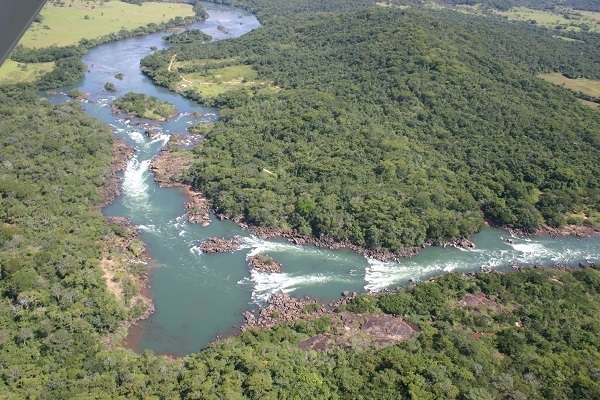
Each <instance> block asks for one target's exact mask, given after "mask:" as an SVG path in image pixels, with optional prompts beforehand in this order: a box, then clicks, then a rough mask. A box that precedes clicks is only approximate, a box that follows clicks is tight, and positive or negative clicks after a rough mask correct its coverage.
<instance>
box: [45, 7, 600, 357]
mask: <svg viewBox="0 0 600 400" xmlns="http://www.w3.org/2000/svg"><path fill="white" fill-rule="evenodd" d="M206 8H207V10H208V13H209V15H210V18H209V19H208V20H207V21H204V22H199V23H196V24H194V27H195V28H199V29H202V30H203V31H204V32H206V33H208V34H210V35H213V37H214V38H215V39H216V40H220V39H226V38H228V37H235V36H239V35H242V34H244V33H246V32H248V31H250V30H252V29H255V28H257V27H258V26H259V23H258V21H257V20H256V18H255V17H254V16H253V15H251V14H249V13H247V12H245V11H242V10H237V9H233V8H230V7H226V6H219V5H214V4H210V3H207V4H206ZM219 25H222V26H224V27H225V28H226V31H227V32H229V34H224V33H222V32H221V31H219V30H217V26H219ZM164 35H165V33H163V32H161V33H156V34H151V35H146V36H142V37H136V38H130V39H125V40H121V41H118V42H114V43H108V44H104V45H101V46H98V47H96V48H94V49H92V50H91V51H90V52H89V53H88V54H87V55H86V56H85V57H84V62H85V63H86V64H87V65H88V68H89V72H88V73H87V74H86V76H85V78H84V79H82V80H81V81H80V82H78V83H77V84H76V85H73V86H71V87H66V88H62V89H60V91H62V92H63V93H62V94H58V95H55V96H52V97H51V98H50V99H51V100H52V101H54V102H58V101H67V100H69V99H68V98H67V97H66V96H65V95H64V93H65V92H67V91H68V90H71V89H78V90H80V91H82V92H84V93H89V94H90V95H89V97H88V98H89V99H90V100H92V101H91V102H86V103H85V104H84V108H85V111H86V113H87V114H88V115H90V116H92V117H94V118H97V119H99V120H101V121H103V122H106V123H108V124H110V125H111V126H112V127H113V130H114V132H115V134H116V136H117V137H119V138H121V139H123V140H125V141H126V142H127V143H128V144H129V145H132V146H135V147H136V152H135V155H134V158H133V159H132V160H131V161H130V162H129V164H128V166H127V170H126V171H125V173H124V174H123V191H122V195H121V196H120V197H119V198H118V199H117V200H116V201H115V202H114V203H113V204H112V205H110V206H108V207H106V208H105V209H104V214H105V215H107V216H123V217H127V218H130V219H131V221H132V223H133V224H134V225H137V226H139V227H140V228H141V229H142V231H143V232H144V233H143V234H142V236H141V239H142V240H143V241H144V242H145V243H146V245H147V250H148V251H149V253H150V254H151V256H152V257H153V259H154V260H153V261H154V263H153V264H155V265H156V266H158V268H156V269H153V270H152V271H151V273H150V285H151V294H152V296H153V298H154V303H155V306H156V312H155V313H154V314H153V315H152V316H151V318H149V319H148V320H145V321H142V322H141V323H140V324H138V325H137V326H135V327H133V328H131V334H130V337H129V339H128V342H129V344H130V345H131V346H132V347H134V348H135V349H137V350H140V351H142V350H144V349H151V350H153V351H155V352H157V353H167V354H172V355H184V354H189V353H191V352H194V351H197V350H199V349H201V348H203V347H205V346H206V345H207V344H208V343H209V342H210V341H211V340H213V339H214V338H215V337H216V336H217V335H219V334H226V333H228V332H231V331H232V327H233V326H239V325H241V324H242V322H243V320H242V313H243V312H244V311H246V310H248V309H250V308H252V307H254V306H255V305H256V304H260V303H261V302H263V301H264V300H266V299H267V298H268V297H269V296H270V295H271V294H273V293H274V292H277V291H283V292H286V293H290V294H291V295H293V296H305V295H309V296H313V297H316V298H319V299H323V300H324V301H329V300H332V299H335V298H338V297H339V296H340V294H341V292H342V291H344V290H349V291H356V292H359V291H378V290H381V289H384V288H393V287H396V286H399V285H406V284H408V283H409V280H410V279H413V278H414V279H421V280H424V279H427V278H429V277H431V276H435V275H439V274H442V273H447V272H452V271H454V272H469V271H477V270H479V269H480V268H481V267H482V266H487V267H491V268H499V269H506V268H509V266H510V265H513V264H519V265H552V264H555V263H559V262H560V263H566V264H576V263H578V262H579V261H583V260H590V261H594V262H600V239H599V238H593V239H585V240H578V239H574V238H560V239H555V238H551V237H539V238H532V239H520V238H514V243H513V244H509V243H507V242H506V241H504V240H503V239H502V237H507V236H508V234H507V233H506V232H504V231H501V230H496V229H491V228H486V229H484V230H483V231H482V232H480V233H479V234H477V235H476V236H475V238H474V242H475V244H476V245H477V248H476V249H474V250H460V249H456V248H452V247H449V248H440V247H429V248H426V249H424V250H423V251H422V253H421V254H420V255H418V256H416V257H413V258H412V259H409V260H405V261H403V262H402V263H401V264H399V263H396V262H380V261H376V260H368V259H366V258H365V257H363V256H362V255H360V254H357V253H355V252H353V251H351V250H329V249H322V248H316V247H314V246H296V245H294V244H291V243H289V242H288V241H286V240H284V239H275V240H262V239H258V238H256V237H253V236H251V235H249V234H248V233H247V232H244V231H242V230H241V229H240V228H239V227H238V226H237V225H235V224H234V223H232V222H230V221H219V220H218V219H216V218H214V217H213V221H212V223H211V225H210V226H208V227H205V228H203V227H200V226H198V225H193V224H189V223H188V222H187V221H186V219H185V217H184V214H185V210H184V202H185V201H186V199H185V193H184V191H183V190H182V189H181V188H160V187H158V185H156V184H155V183H154V181H153V176H152V174H151V172H150V171H149V169H148V167H149V164H150V161H151V160H152V158H153V157H155V156H156V155H157V154H158V153H159V152H160V150H161V149H162V148H163V147H164V146H165V145H166V143H167V142H168V140H169V138H170V136H171V135H172V134H174V133H180V134H182V135H185V134H186V133H187V132H186V128H187V127H188V126H189V125H190V124H192V123H196V122H199V121H215V120H217V118H218V110H215V109H209V108H205V107H201V106H199V105H198V104H197V103H195V102H192V101H189V100H186V99H184V98H182V97H181V96H179V95H177V94H174V93H172V92H169V91H168V90H166V89H163V88H160V87H157V86H154V85H153V84H152V82H151V81H150V80H149V79H148V78H146V77H145V76H144V75H143V74H142V73H141V72H140V70H139V60H140V59H141V58H143V57H144V56H146V55H148V54H150V52H151V50H150V47H151V46H157V47H158V48H159V49H160V48H164V47H165V43H164V41H163V40H162V36H164ZM118 72H121V73H124V75H125V77H124V79H123V80H122V81H121V80H117V79H115V78H114V75H115V74H116V73H118ZM106 82H112V83H114V84H115V86H116V87H117V90H118V91H117V92H116V93H109V92H106V91H105V90H104V84H105V83H106ZM129 91H135V92H138V93H145V94H148V95H152V96H157V97H159V98H160V99H161V100H167V101H170V102H172V103H173V104H175V106H176V108H177V109H178V110H179V111H181V112H182V114H180V115H179V116H177V117H175V118H174V119H172V120H170V121H167V122H163V123H157V122H155V121H147V120H143V119H137V118H133V119H132V120H131V121H130V120H129V119H124V118H123V117H119V116H113V115H112V114H111V109H110V107H109V106H108V105H109V104H110V102H112V101H113V100H114V99H115V98H116V97H118V96H122V95H123V94H125V93H127V92H129ZM193 112H200V113H201V114H202V117H201V118H199V119H194V118H192V117H191V114H192V113H193ZM137 123H142V124H150V125H153V126H154V127H153V129H154V130H155V131H158V132H159V135H158V136H156V137H155V138H154V139H150V138H148V137H146V136H145V135H144V134H143V132H144V130H145V127H144V126H137V125H136V124H137ZM235 235H239V236H241V237H242V238H243V239H242V240H243V245H242V246H241V248H240V249H239V250H237V251H235V252H233V253H226V254H202V252H201V251H200V249H199V247H198V244H199V241H201V240H203V239H206V238H209V237H214V236H219V237H232V236H235ZM258 253H261V254H269V255H271V256H272V257H273V258H274V259H275V260H276V261H278V262H281V263H283V265H284V267H283V270H282V272H281V273H277V274H264V273H258V272H252V273H250V272H249V271H248V269H247V267H246V263H247V262H246V259H247V257H248V256H250V255H253V254H258Z"/></svg>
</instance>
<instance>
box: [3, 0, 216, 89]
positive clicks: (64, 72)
mask: <svg viewBox="0 0 600 400" xmlns="http://www.w3.org/2000/svg"><path fill="white" fill-rule="evenodd" d="M105 3H106V2H105ZM113 3H115V4H117V5H118V4H121V3H117V2H113ZM103 4H104V3H103ZM157 4H158V3H157ZM171 4H172V5H176V6H177V4H173V3H171ZM51 5H52V6H54V7H59V8H60V11H57V13H58V15H60V16H62V15H63V13H64V12H65V9H68V8H65V3H63V2H60V1H54V2H49V5H48V6H47V7H51ZM124 6H127V7H131V6H128V5H125V4H124ZM165 6H167V5H165ZM91 7H96V6H91ZM119 7H120V6H119ZM94 9H95V8H94ZM193 11H194V15H193V16H186V17H185V18H181V17H180V16H176V17H175V18H172V19H169V20H167V21H163V22H160V23H154V22H151V23H149V24H148V25H147V26H139V27H137V28H135V29H132V30H127V29H125V28H124V27H123V26H120V28H118V29H113V30H111V31H110V33H108V34H106V35H103V36H99V37H91V38H87V37H81V38H80V40H79V42H78V43H77V44H70V45H66V46H59V45H56V44H52V45H48V46H45V47H40V48H34V47H25V46H24V45H23V43H24V42H25V43H27V41H26V40H25V39H24V40H22V41H21V42H20V43H19V44H18V45H17V46H16V48H15V50H14V51H13V53H12V54H11V59H12V60H13V61H17V62H19V63H22V64H28V67H27V69H29V68H30V66H29V65H30V64H38V63H49V62H52V61H58V60H61V59H62V61H61V63H60V65H59V64H55V69H54V70H52V71H50V73H48V74H46V75H44V76H42V79H41V80H39V82H40V89H49V88H56V87H60V86H64V85H69V84H72V83H74V82H75V81H76V80H77V79H79V78H81V77H82V76H83V71H84V70H85V66H84V65H83V63H82V62H81V60H80V57H81V56H82V55H83V54H85V53H86V52H87V50H88V49H89V48H92V47H94V46H97V45H99V44H101V43H106V42H111V41H115V40H120V39H124V38H126V37H132V36H139V35H144V34H147V33H153V32H158V31H161V30H165V29H168V28H172V27H175V26H182V25H185V24H190V23H192V22H195V21H198V20H200V19H203V18H206V10H204V9H203V7H201V6H198V5H197V4H196V5H194V7H193ZM37 20H38V21H44V22H45V21H46V18H44V17H42V18H41V19H40V18H39V17H38V18H37ZM91 25H93V26H96V25H98V26H104V24H103V23H101V24H97V23H91ZM71 28H72V21H71V22H69V21H66V22H64V23H62V24H61V25H59V26H58V27H57V30H56V32H57V35H68V34H70V32H71V31H72V30H71ZM33 29H35V27H32V28H30V30H33ZM45 65H48V64H45ZM45 65H44V66H42V67H36V66H35V65H33V66H31V68H33V69H34V70H35V69H45ZM6 68H7V67H2V68H0V77H1V76H3V75H6V74H9V73H10V74H11V77H12V78H13V79H14V81H17V82H18V81H24V80H26V79H27V77H28V76H30V73H28V72H26V71H23V70H18V71H15V70H14V69H12V70H10V69H9V70H7V69H6Z"/></svg>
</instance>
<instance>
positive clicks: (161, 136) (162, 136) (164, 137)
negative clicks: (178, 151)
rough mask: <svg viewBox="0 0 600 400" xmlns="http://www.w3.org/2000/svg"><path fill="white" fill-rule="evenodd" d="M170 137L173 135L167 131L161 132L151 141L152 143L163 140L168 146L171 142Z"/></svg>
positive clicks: (164, 144) (163, 143)
mask: <svg viewBox="0 0 600 400" xmlns="http://www.w3.org/2000/svg"><path fill="white" fill-rule="evenodd" d="M169 139H171V135H168V134H166V133H159V134H158V135H156V136H154V138H153V139H152V140H151V141H150V144H153V143H158V142H161V143H162V145H163V146H166V145H167V143H169Z"/></svg>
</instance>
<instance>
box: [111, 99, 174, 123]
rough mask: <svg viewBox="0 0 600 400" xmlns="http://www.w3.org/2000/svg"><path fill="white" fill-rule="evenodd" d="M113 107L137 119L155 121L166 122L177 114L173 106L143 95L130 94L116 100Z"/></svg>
mask: <svg viewBox="0 0 600 400" xmlns="http://www.w3.org/2000/svg"><path fill="white" fill-rule="evenodd" d="M113 105H114V106H116V107H118V108H120V109H121V110H123V111H125V112H127V113H130V114H133V115H135V116H136V117H140V118H148V119H154V120H165V119H167V118H170V117H171V116H173V114H174V113H175V106H174V105H173V104H171V103H169V102H168V101H160V100H158V98H156V97H154V96H146V95H145V94H142V93H133V92H129V93H127V94H126V95H125V96H123V97H121V98H118V99H117V100H115V101H114V102H113Z"/></svg>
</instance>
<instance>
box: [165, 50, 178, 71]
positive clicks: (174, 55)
mask: <svg viewBox="0 0 600 400" xmlns="http://www.w3.org/2000/svg"><path fill="white" fill-rule="evenodd" d="M175 57H177V53H175V54H173V57H171V61H170V62H169V66H168V67H167V71H169V72H171V67H172V66H173V63H174V62H175Z"/></svg>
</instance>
